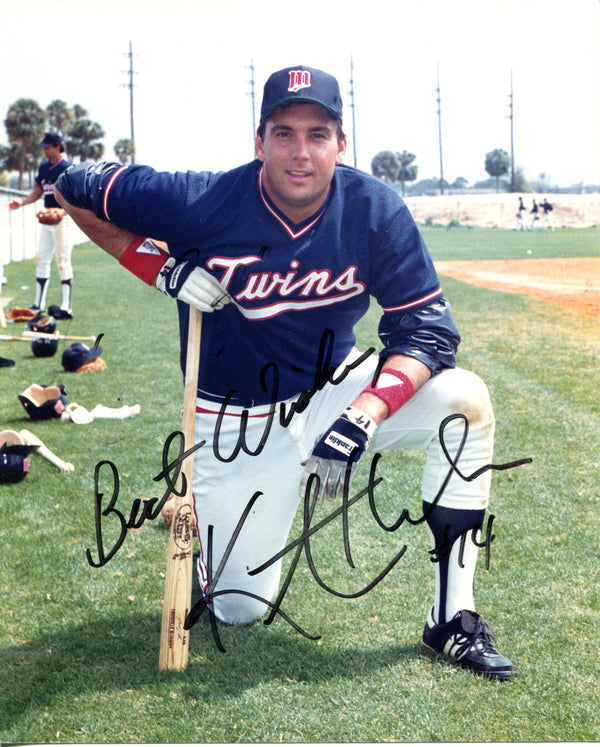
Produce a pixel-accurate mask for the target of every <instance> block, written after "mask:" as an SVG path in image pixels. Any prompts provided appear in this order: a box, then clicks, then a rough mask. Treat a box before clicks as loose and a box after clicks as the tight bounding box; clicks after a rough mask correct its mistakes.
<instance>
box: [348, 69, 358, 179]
mask: <svg viewBox="0 0 600 747" xmlns="http://www.w3.org/2000/svg"><path fill="white" fill-rule="evenodd" d="M348 82H349V83H350V108H351V109H352V148H353V151H354V168H356V117H355V116H354V109H355V107H354V62H353V60H352V55H350V80H349V81H348Z"/></svg>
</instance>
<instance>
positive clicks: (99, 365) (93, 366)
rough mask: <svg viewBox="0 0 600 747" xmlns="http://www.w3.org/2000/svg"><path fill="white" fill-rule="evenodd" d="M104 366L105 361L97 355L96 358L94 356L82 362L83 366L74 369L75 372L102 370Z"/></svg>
mask: <svg viewBox="0 0 600 747" xmlns="http://www.w3.org/2000/svg"><path fill="white" fill-rule="evenodd" d="M105 368H106V361H105V360H104V358H101V357H100V356H98V357H97V358H94V360H93V361H88V362H87V363H84V364H83V366H79V368H78V369H76V372H77V373H91V372H92V371H104V369H105Z"/></svg>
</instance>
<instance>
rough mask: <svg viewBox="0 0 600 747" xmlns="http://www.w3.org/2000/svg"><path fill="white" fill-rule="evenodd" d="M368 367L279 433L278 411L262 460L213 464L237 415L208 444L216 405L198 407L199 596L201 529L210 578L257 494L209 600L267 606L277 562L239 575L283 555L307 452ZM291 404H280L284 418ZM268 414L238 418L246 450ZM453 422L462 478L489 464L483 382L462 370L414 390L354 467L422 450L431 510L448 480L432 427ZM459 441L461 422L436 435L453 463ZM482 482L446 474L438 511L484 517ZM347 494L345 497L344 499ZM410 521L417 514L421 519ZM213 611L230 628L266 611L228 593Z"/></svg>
mask: <svg viewBox="0 0 600 747" xmlns="http://www.w3.org/2000/svg"><path fill="white" fill-rule="evenodd" d="M357 355H358V353H357V352H354V353H353V354H351V356H349V358H348V359H347V361H346V362H345V363H344V364H343V365H342V366H341V367H340V368H339V369H338V373H339V372H340V371H342V370H343V369H344V367H345V366H346V364H347V363H348V362H350V360H351V359H352V358H355V357H356V356H357ZM376 365H377V358H376V357H375V356H371V357H370V358H369V359H368V360H366V361H365V362H363V363H362V364H361V365H360V366H358V367H357V368H356V369H354V370H352V371H351V373H350V374H349V375H348V376H347V377H346V378H345V379H344V380H343V381H342V382H341V383H339V384H336V385H330V384H328V385H327V386H325V387H324V388H323V389H322V390H321V391H319V392H318V393H316V394H315V395H314V397H313V398H312V400H311V402H310V405H309V406H308V407H307V408H306V410H304V412H302V413H300V414H296V415H294V417H293V418H292V421H291V423H290V424H289V426H288V427H282V426H281V425H280V424H279V418H278V413H279V409H277V411H276V412H277V414H276V416H275V418H274V420H273V423H272V428H271V431H270V433H269V434H268V436H267V438H266V441H265V444H264V448H263V450H262V451H261V453H260V454H259V455H257V456H251V455H249V454H247V453H245V452H244V451H240V452H239V453H238V454H237V456H235V458H234V459H232V460H231V461H229V462H226V461H220V460H219V459H218V458H217V457H216V456H215V453H214V449H215V447H216V450H217V453H218V455H219V456H220V457H221V458H222V459H228V458H229V457H231V456H232V451H233V449H234V447H235V445H236V443H237V442H238V438H239V434H240V424H241V422H242V418H241V415H242V408H234V407H228V408H227V415H226V416H225V417H223V418H222V422H221V423H220V425H219V432H218V438H217V437H216V436H215V429H216V426H217V422H218V406H216V405H215V404H214V403H211V402H208V401H205V400H198V403H197V405H198V415H197V418H196V435H195V440H196V443H198V442H199V441H200V440H202V439H205V440H206V445H205V446H204V447H202V448H200V449H198V450H197V451H196V453H195V456H194V479H193V488H194V499H195V511H196V522H197V527H198V528H199V532H198V535H199V539H200V544H201V555H200V560H199V563H198V574H199V578H200V583H201V585H202V586H203V588H206V585H207V578H206V564H207V563H208V561H209V558H208V557H207V552H208V527H209V526H212V527H213V536H212V555H211V563H212V576H213V578H214V575H215V571H216V570H217V568H218V567H219V565H220V563H221V559H222V557H223V555H224V552H225V550H226V547H227V545H228V543H229V542H230V540H231V538H232V536H233V534H234V532H235V529H236V525H237V524H238V521H239V520H240V517H241V516H242V513H243V511H244V509H245V507H246V505H247V503H248V502H249V501H250V499H251V498H252V496H253V495H254V494H255V493H256V492H257V491H260V493H261V495H260V496H259V497H258V499H257V500H256V502H255V503H254V505H253V507H252V510H251V512H250V514H249V515H248V517H247V519H246V520H245V522H244V524H243V526H242V528H241V531H240V532H239V535H238V537H237V540H236V542H235V544H234V546H233V548H232V550H231V554H230V555H229V557H228V558H227V561H226V563H225V565H224V567H223V569H222V572H221V574H220V575H219V579H218V582H217V584H216V586H215V587H214V589H213V591H217V592H218V591H222V590H244V591H247V592H250V593H252V594H255V595H257V596H259V597H261V598H263V599H267V600H269V601H273V599H274V598H275V596H276V595H277V591H278V587H279V582H280V575H281V561H279V562H277V563H275V564H273V565H271V566H269V567H268V568H267V569H266V570H264V571H262V572H261V573H259V574H257V575H255V576H250V575H248V571H249V570H252V569H254V568H257V567H258V566H259V565H261V564H263V563H264V562H266V561H267V560H268V559H269V558H272V557H273V556H274V555H275V554H277V553H278V552H279V551H280V550H282V549H283V548H284V547H285V546H286V542H287V539H288V533H289V531H290V528H291V525H292V521H293V519H294V516H295V513H296V510H297V508H298V503H299V494H298V489H299V484H300V478H301V476H302V471H303V467H302V465H301V462H302V461H303V460H304V459H306V458H307V457H308V456H309V454H310V453H311V451H312V448H313V446H314V443H315V441H316V439H317V438H318V437H319V436H320V435H321V434H322V433H323V432H324V431H325V430H327V429H328V428H329V427H330V426H331V424H332V423H333V422H334V421H335V419H336V418H337V417H338V416H339V415H340V414H341V413H342V412H343V410H344V408H345V407H346V406H347V405H348V404H350V403H351V402H352V401H353V400H354V399H355V398H356V397H357V396H358V394H359V393H360V392H361V391H362V389H363V388H364V387H365V386H366V385H367V384H368V383H369V382H370V380H371V378H372V376H373V373H374V371H375V367H376ZM294 399H296V398H294ZM294 399H293V400H290V401H288V403H287V404H288V411H289V405H290V403H291V402H292V401H294ZM268 411H269V407H268V406H264V407H255V408H249V409H248V410H247V413H248V418H247V425H246V442H247V444H248V448H249V450H253V449H256V448H257V447H258V446H259V444H260V442H261V439H264V436H265V424H266V422H267V417H266V415H267V413H268ZM457 413H462V414H464V415H465V416H466V417H467V418H468V420H469V431H468V437H467V440H466V443H465V444H464V447H463V450H462V453H461V456H460V459H459V461H458V468H459V469H460V470H461V472H462V473H463V474H465V475H471V474H473V473H474V472H475V471H476V470H477V469H479V468H480V467H483V466H485V465H488V464H491V462H492V452H493V434H494V416H493V412H492V406H491V402H490V398H489V395H488V391H487V387H486V385H485V383H484V382H483V381H482V380H481V379H480V378H479V377H478V376H477V375H476V374H474V373H471V372H469V371H465V370H463V369H449V370H445V371H443V372H442V373H441V374H438V375H437V376H435V377H433V378H432V379H430V380H429V381H428V382H427V383H426V384H425V385H424V386H423V387H421V388H420V389H419V390H418V391H417V392H416V394H415V395H414V397H413V398H412V399H411V400H409V402H407V403H406V404H405V405H404V406H403V407H402V408H401V409H400V410H399V411H398V412H397V413H395V414H394V415H393V416H392V417H390V418H388V419H387V420H385V421H384V422H383V423H381V424H380V425H379V426H378V428H377V430H376V432H375V435H374V437H373V439H372V441H371V443H370V445H369V449H368V450H367V452H366V454H365V455H363V457H362V459H368V458H369V454H371V455H372V454H374V453H375V452H384V451H386V450H389V449H402V448H416V449H423V450H425V452H426V455H427V456H426V463H425V467H424V471H423V477H422V498H423V500H425V501H427V502H433V501H434V500H435V498H436V495H437V494H438V491H439V490H440V488H441V487H442V485H443V482H444V480H446V478H447V476H448V473H449V471H450V464H449V462H448V459H447V458H446V456H445V455H444V453H443V451H442V448H441V445H440V440H439V437H438V432H439V428H440V423H441V422H442V420H443V419H444V418H446V417H447V416H451V415H455V414H457ZM464 433H465V428H464V421H462V420H452V421H451V423H450V425H449V426H448V427H447V428H446V429H445V432H444V443H445V445H446V448H447V450H448V452H449V454H450V455H451V456H452V457H453V456H454V455H456V454H457V453H458V452H459V444H460V442H461V440H462V439H463V437H464ZM399 477H401V476H399ZM490 480H491V472H490V471H489V470H488V471H486V472H484V473H483V474H482V475H481V476H480V477H478V478H477V479H475V480H472V481H470V482H467V481H464V480H462V479H461V478H460V477H459V476H457V475H456V474H452V476H451V478H450V480H449V482H448V485H447V486H446V488H445V489H444V490H443V494H442V496H441V498H440V499H439V500H438V503H439V505H443V506H446V507H449V508H462V509H482V508H486V507H487V504H488V497H489V489H490ZM359 487H361V488H362V487H364V486H363V485H361V486H359ZM352 494H353V493H352V488H351V489H350V496H352ZM340 501H341V498H340ZM324 508H325V509H326V510H327V512H329V511H331V510H333V508H335V504H333V503H330V502H328V501H326V502H325V507H324ZM400 508H401V507H399V509H400ZM419 509H420V507H419ZM318 510H319V509H317V511H318ZM415 514H416V515H420V512H419V513H417V512H415ZM210 580H212V579H210ZM212 604H213V611H214V612H215V614H216V616H217V617H218V618H219V619H221V620H222V621H224V622H226V623H230V624H244V623H249V622H252V621H254V620H257V619H258V618H260V617H262V616H263V615H264V614H265V612H266V611H267V606H266V605H265V604H264V603H262V602H260V601H258V600H256V599H253V598H251V597H247V596H244V595H240V594H234V593H232V594H223V595H221V596H217V597H215V598H214V599H213V600H212Z"/></svg>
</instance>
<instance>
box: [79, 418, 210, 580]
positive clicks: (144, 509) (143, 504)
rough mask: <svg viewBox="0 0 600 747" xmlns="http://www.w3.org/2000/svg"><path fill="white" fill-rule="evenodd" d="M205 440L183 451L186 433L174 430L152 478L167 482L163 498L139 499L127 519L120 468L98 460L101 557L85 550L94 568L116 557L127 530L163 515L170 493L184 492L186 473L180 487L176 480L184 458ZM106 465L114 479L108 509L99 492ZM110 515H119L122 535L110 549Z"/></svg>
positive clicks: (96, 489)
mask: <svg viewBox="0 0 600 747" xmlns="http://www.w3.org/2000/svg"><path fill="white" fill-rule="evenodd" d="M177 438H178V439H179V452H178V454H177V458H176V459H175V460H174V461H173V462H169V451H170V448H171V443H172V442H173V441H174V440H175V439H177ZM205 443H206V442H205V441H200V442H199V443H197V444H194V445H193V446H192V447H191V448H190V449H187V450H184V449H185V444H184V435H183V433H181V431H174V432H173V433H171V434H170V435H169V437H168V438H167V440H166V441H165V444H164V447H163V453H162V464H163V469H162V472H160V473H159V474H158V475H156V477H154V478H153V479H154V481H155V482H160V480H163V479H164V480H165V482H166V484H167V487H166V490H165V492H164V494H163V496H162V498H160V499H159V498H150V499H146V500H144V501H142V500H140V499H139V498H136V499H135V500H134V501H133V503H132V505H131V510H130V512H129V518H128V519H127V520H126V519H125V516H124V514H123V513H122V512H121V511H120V510H119V509H118V508H116V506H115V504H116V502H117V498H118V497H119V486H120V480H119V473H118V471H117V468H116V467H115V465H114V464H113V463H112V462H110V461H108V460H103V461H101V462H98V464H97V465H96V469H95V470H94V496H95V518H96V546H97V550H98V560H97V561H95V560H94V559H93V557H92V553H91V551H90V550H89V549H87V550H86V557H87V561H88V563H89V564H90V565H91V566H92V567H94V568H100V567H101V566H103V565H106V563H108V562H109V560H110V559H111V558H112V557H114V555H115V553H116V552H117V551H118V550H119V548H120V547H121V545H122V544H123V542H124V541H125V538H126V537H127V532H128V531H129V530H130V529H139V528H140V527H141V526H142V525H143V524H144V522H145V521H146V519H150V520H152V519H156V518H157V516H159V515H160V512H161V509H162V507H163V506H164V505H165V503H166V502H167V499H168V498H169V496H170V495H172V494H175V495H179V496H182V495H185V493H186V479H185V475H181V487H180V488H177V486H176V483H177V480H178V479H179V475H180V473H181V466H182V463H183V460H184V459H186V458H187V457H189V456H191V455H192V454H193V453H194V452H195V451H197V450H198V449H199V448H200V447H202V446H204V444H205ZM104 467H107V468H108V470H109V475H110V478H111V481H112V494H111V497H110V499H109V501H108V505H107V506H106V507H105V508H103V507H102V499H103V498H104V493H103V492H100V490H99V484H100V472H101V471H102V469H103V468H104ZM171 473H173V474H171ZM140 508H141V512H140ZM109 516H113V517H115V518H116V520H117V526H118V527H119V531H120V534H119V538H118V539H117V541H116V542H115V543H114V544H113V546H112V547H111V548H110V550H108V551H106V549H105V547H104V539H103V530H102V525H103V521H102V520H103V517H104V518H107V517H109Z"/></svg>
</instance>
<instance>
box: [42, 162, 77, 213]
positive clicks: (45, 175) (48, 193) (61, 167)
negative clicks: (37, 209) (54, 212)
mask: <svg viewBox="0 0 600 747" xmlns="http://www.w3.org/2000/svg"><path fill="white" fill-rule="evenodd" d="M70 165H71V164H70V163H69V161H67V159H66V158H63V157H62V156H61V157H60V158H59V160H58V161H57V162H56V163H54V164H52V163H50V161H49V160H46V161H42V163H41V164H40V168H39V170H38V174H37V176H36V178H35V181H36V183H37V184H39V185H40V187H41V188H42V189H43V190H44V207H45V208H58V207H60V205H59V204H58V202H57V201H56V199H55V197H54V185H55V184H56V181H57V179H58V177H59V176H60V175H61V174H62V173H63V171H66V170H67V169H68V168H69V166H70Z"/></svg>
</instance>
